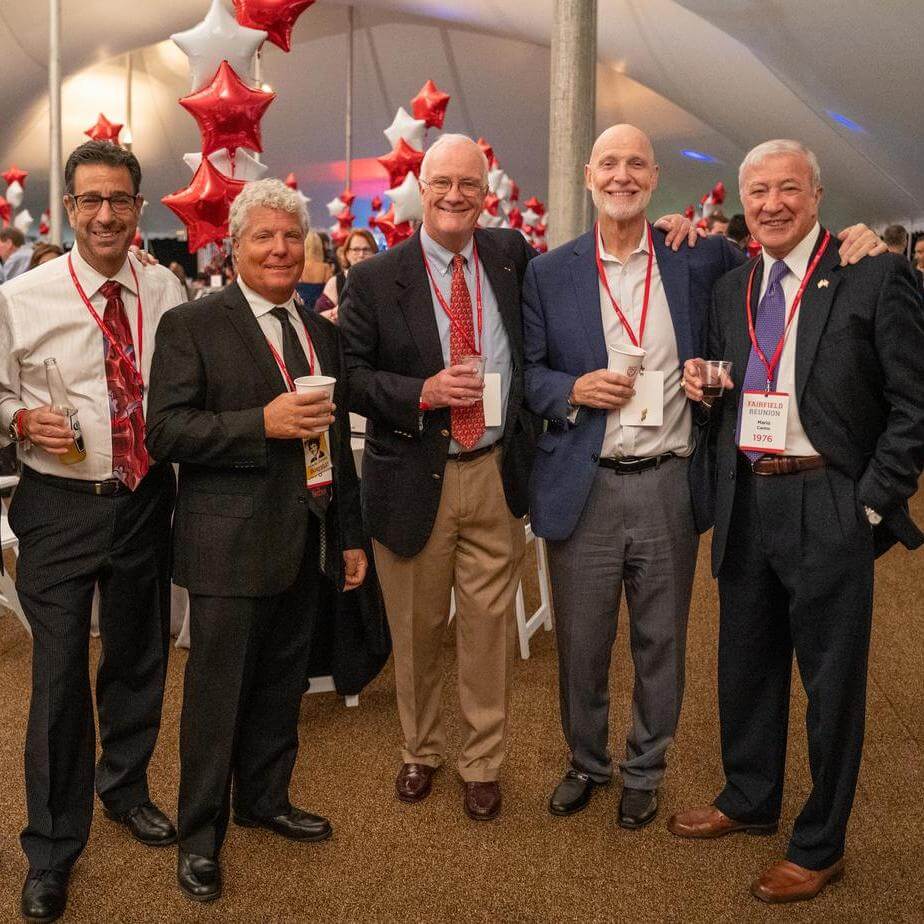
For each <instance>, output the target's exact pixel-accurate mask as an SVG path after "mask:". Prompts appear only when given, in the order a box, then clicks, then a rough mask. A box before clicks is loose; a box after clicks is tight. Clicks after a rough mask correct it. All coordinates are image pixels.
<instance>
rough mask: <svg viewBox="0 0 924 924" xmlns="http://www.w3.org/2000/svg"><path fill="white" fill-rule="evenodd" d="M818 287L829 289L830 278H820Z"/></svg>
mask: <svg viewBox="0 0 924 924" xmlns="http://www.w3.org/2000/svg"><path fill="white" fill-rule="evenodd" d="M818 288H819V289H827V288H828V280H827V279H819V280H818Z"/></svg>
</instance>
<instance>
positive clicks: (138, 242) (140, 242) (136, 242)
mask: <svg viewBox="0 0 924 924" xmlns="http://www.w3.org/2000/svg"><path fill="white" fill-rule="evenodd" d="M132 247H144V238H143V237H142V236H141V232H140V231H139V230H138V229H137V228H135V236H134V237H133V238H132Z"/></svg>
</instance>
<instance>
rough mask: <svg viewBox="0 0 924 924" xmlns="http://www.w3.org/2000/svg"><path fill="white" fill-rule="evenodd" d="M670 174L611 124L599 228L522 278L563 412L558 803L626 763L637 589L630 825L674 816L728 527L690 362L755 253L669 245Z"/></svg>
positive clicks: (603, 140) (551, 397) (641, 139)
mask: <svg viewBox="0 0 924 924" xmlns="http://www.w3.org/2000/svg"><path fill="white" fill-rule="evenodd" d="M659 173H660V171H659V167H658V164H657V163H656V162H655V157H654V150H653V149H652V145H651V141H650V139H649V138H648V136H647V135H646V134H645V133H644V132H643V131H641V130H640V129H638V128H636V127H635V126H633V125H614V126H612V127H611V128H608V129H607V130H606V131H605V132H603V133H602V134H601V135H600V137H599V138H598V139H597V140H596V142H595V144H594V147H593V150H592V151H591V154H590V158H589V162H588V164H587V166H586V167H585V177H586V184H587V188H588V189H589V190H590V192H591V195H592V197H593V201H594V205H595V206H596V208H597V223H596V225H595V227H594V229H593V230H592V231H590V232H588V233H586V234H583V235H581V237H579V238H577V239H576V240H573V241H570V242H569V243H567V244H563V245H562V246H561V247H559V248H556V249H555V250H553V251H552V252H551V253H548V254H544V255H543V256H541V257H538V258H537V259H536V260H534V261H533V262H532V263H531V264H530V266H529V269H528V270H527V273H526V279H525V282H524V285H523V322H524V338H525V343H526V372H525V377H526V401H527V404H528V406H529V407H530V408H531V409H532V410H533V411H535V412H536V413H537V414H540V415H541V416H543V417H544V418H545V419H546V420H548V422H549V427H548V430H547V432H546V433H544V434H543V435H542V436H541V437H540V439H539V444H538V448H539V452H538V453H537V454H536V463H535V471H534V474H533V479H532V488H531V492H530V511H531V513H530V516H531V523H532V528H533V532H535V533H536V535H538V536H542V537H543V538H545V539H546V540H547V548H548V552H549V570H550V576H551V582H552V595H553V599H554V604H555V616H556V632H557V637H558V655H559V686H560V697H561V720H562V728H563V730H564V734H565V738H566V740H567V743H568V746H569V749H570V751H571V755H570V764H569V767H568V769H567V771H566V773H565V775H564V778H563V779H562V781H561V782H560V783H559V784H558V786H557V787H556V789H555V791H554V792H553V793H552V796H551V799H550V800H549V811H550V812H551V813H552V814H554V815H571V814H573V813H575V812H578V811H581V810H582V809H583V808H584V807H585V806H586V805H587V803H588V801H589V799H590V798H591V795H592V793H593V791H594V789H595V788H597V787H599V786H601V785H603V784H605V783H608V782H609V780H610V778H611V777H612V774H613V764H612V760H611V758H610V754H609V751H608V743H609V672H610V655H611V651H612V647H613V644H614V641H615V638H616V622H617V614H618V611H619V600H620V597H621V595H622V591H623V588H625V592H626V601H627V604H628V610H629V631H630V648H631V653H632V660H633V664H634V667H635V687H634V691H633V698H632V719H631V725H630V729H629V732H628V735H627V736H626V744H625V757H624V759H623V760H622V761H621V762H620V764H619V771H620V773H621V776H622V781H623V789H622V795H621V798H620V803H619V812H618V820H619V824H620V825H621V826H622V827H624V828H630V829H637V828H640V827H642V826H644V825H646V824H649V823H650V822H651V821H652V820H653V819H654V817H655V814H656V812H657V808H658V787H659V786H660V784H661V780H662V779H663V777H664V773H665V768H666V753H667V750H668V747H669V746H670V743H671V741H672V740H673V736H674V732H675V730H676V726H677V721H678V719H679V716H680V708H681V704H682V701H683V689H684V666H685V655H686V627H687V617H688V612H689V606H690V596H691V591H692V586H693V573H694V570H695V566H696V556H697V549H698V546H699V537H698V533H700V532H704V531H705V530H707V529H708V528H709V527H710V526H711V524H712V482H711V480H710V478H709V477H708V475H707V473H706V469H707V465H706V456H707V450H708V446H707V444H706V442H705V441H704V440H698V439H697V427H696V426H695V423H694V419H693V414H692V413H691V409H690V406H689V403H688V402H687V401H686V400H685V398H684V395H683V392H682V391H680V389H679V385H680V378H681V367H682V363H683V361H684V360H685V359H688V358H689V357H691V356H695V355H697V354H698V353H699V352H700V351H701V350H702V347H703V345H704V343H705V335H706V310H707V307H708V305H709V300H710V298H711V293H712V287H713V285H714V284H715V282H716V281H717V280H718V279H719V278H720V277H721V276H722V275H723V274H724V273H725V272H727V271H728V270H730V269H732V268H733V267H735V266H737V265H738V264H739V263H740V262H741V261H742V260H743V259H744V255H743V254H742V253H741V252H740V251H739V250H738V249H737V248H735V247H733V246H732V245H731V244H730V243H729V242H728V241H726V240H724V239H723V238H721V237H708V238H706V239H704V240H701V241H699V242H698V243H696V246H695V247H688V246H684V247H681V248H680V250H678V251H676V252H675V251H674V250H672V249H671V248H670V247H669V246H668V244H667V240H666V239H665V235H664V234H663V233H662V232H660V231H659V230H658V229H657V226H655V227H652V226H651V225H649V223H648V220H647V218H646V210H647V207H648V204H649V202H650V200H651V196H652V193H653V192H654V190H655V189H656V188H657V184H658V179H659ZM854 236H856V237H858V238H859V239H860V241H859V242H860V245H861V246H860V250H861V252H862V250H863V247H864V244H863V241H865V242H866V245H869V246H872V245H876V244H878V240H877V238H876V236H875V235H874V234H873V233H872V232H870V231H868V229H858V230H857V232H856V235H854ZM850 247H851V245H850V244H845V247H844V251H845V255H846V253H847V251H848V250H849V249H850ZM608 348H609V349H610V350H612V349H614V348H618V349H620V350H622V351H624V352H625V351H627V350H628V351H630V352H632V351H634V352H635V353H636V354H637V355H638V356H643V359H641V360H639V361H633V362H631V363H629V365H631V366H633V367H635V368H636V369H637V368H638V367H639V366H641V367H642V371H641V372H640V373H639V374H638V376H637V377H636V376H635V375H634V374H632V375H630V374H629V373H628V372H627V366H626V364H625V363H623V365H621V366H618V367H616V366H613V365H611V364H610V362H609V359H610V357H608ZM633 398H634V400H631V399H633ZM630 402H631V403H630ZM694 448H695V449H696V452H695V453H694Z"/></svg>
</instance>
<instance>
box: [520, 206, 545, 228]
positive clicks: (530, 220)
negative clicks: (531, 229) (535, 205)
mask: <svg viewBox="0 0 924 924" xmlns="http://www.w3.org/2000/svg"><path fill="white" fill-rule="evenodd" d="M540 218H542V216H541V215H540V214H539V213H538V212H534V211H533V210H532V209H527V210H526V211H525V212H524V213H523V224H524V225H530V226H532V225H535V224H536V223H537V222H538V221H539V219H540Z"/></svg>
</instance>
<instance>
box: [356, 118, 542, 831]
mask: <svg viewBox="0 0 924 924" xmlns="http://www.w3.org/2000/svg"><path fill="white" fill-rule="evenodd" d="M487 172H488V164H487V161H486V159H485V156H484V154H483V153H482V152H481V150H480V148H479V147H478V146H477V145H476V144H475V143H474V142H473V141H471V140H470V139H469V138H466V137H464V136H461V135H444V136H443V137H442V138H440V139H439V140H438V141H437V142H436V143H435V144H434V145H433V146H432V147H431V148H430V149H429V150H428V151H427V154H426V156H425V158H424V161H423V164H422V166H421V173H420V192H421V198H422V200H423V210H424V219H423V228H422V229H421V230H420V231H418V233H416V234H415V235H414V236H413V237H412V238H410V239H409V240H407V241H405V242H404V243H403V244H400V245H399V246H397V247H395V248H393V249H391V250H389V251H387V252H386V253H383V254H380V255H378V256H376V257H374V258H372V259H371V260H367V261H365V262H363V263H361V264H358V265H357V266H354V267H353V269H352V270H351V271H350V276H349V280H348V282H347V287H346V289H345V290H344V293H343V298H342V300H341V307H340V318H339V321H340V326H341V331H342V334H343V341H344V348H345V352H346V361H347V368H348V370H349V378H350V381H349V386H350V392H351V403H352V407H351V410H354V411H356V412H357V413H359V414H362V415H364V416H365V417H367V418H368V425H367V431H366V449H365V454H364V458H363V469H362V502H363V519H364V521H365V525H366V529H367V530H368V531H369V533H370V534H371V535H372V537H373V540H374V551H375V562H376V567H377V569H378V575H379V580H380V581H381V585H382V591H383V593H384V596H385V604H386V608H387V610H388V621H389V625H390V627H391V633H392V639H393V644H394V656H395V682H396V686H397V696H398V712H399V716H400V719H401V728H402V731H403V734H404V749H403V765H402V767H401V770H400V772H399V773H398V778H397V780H396V783H395V786H396V792H397V796H398V798H399V799H400V800H401V801H402V802H419V801H421V800H422V799H425V798H426V797H427V796H428V795H429V793H430V789H431V781H432V777H433V774H434V772H435V771H436V769H437V768H438V767H439V766H440V765H441V764H442V763H443V761H444V759H445V757H446V734H445V729H444V726H443V721H442V716H441V709H440V696H441V692H442V686H443V663H442V643H443V636H444V630H445V627H446V625H447V622H448V618H449V609H450V594H451V592H452V591H453V590H454V591H455V604H456V638H457V662H458V672H459V707H460V713H461V717H462V728H463V743H462V751H461V753H460V755H459V758H458V768H459V774H460V776H461V777H462V780H463V781H464V783H465V800H464V806H465V811H466V812H467V813H468V815H469V817H471V818H473V819H477V820H487V819H491V818H495V817H496V816H497V815H498V813H499V812H500V808H501V791H500V784H499V783H498V775H499V772H500V767H501V764H502V763H503V760H504V754H505V741H506V727H507V689H508V685H509V674H510V657H511V654H512V652H513V650H514V647H515V619H514V601H515V596H516V588H517V584H518V582H519V578H520V566H521V562H522V558H523V548H524V529H523V520H522V517H523V516H524V515H525V513H526V509H527V483H528V477H529V467H530V460H531V454H532V450H533V446H534V441H535V436H536V423H535V419H534V418H533V417H532V415H530V414H529V413H528V412H527V411H526V409H525V408H524V407H523V379H522V369H523V346H522V335H521V330H520V283H521V282H522V279H523V274H524V272H525V270H526V265H527V263H528V262H529V260H530V258H531V257H532V256H533V255H534V253H533V251H532V249H531V248H530V246H529V245H528V244H527V242H526V240H525V239H524V237H523V236H522V235H521V234H520V233H519V232H517V231H510V230H500V229H497V230H482V229H477V230H476V228H475V224H476V222H477V220H478V217H479V216H480V214H481V211H482V207H483V203H484V198H485V195H486V193H487V188H488V184H487ZM482 362H483V364H484V374H483V376H482V375H481V374H480V372H478V374H476V371H477V370H479V367H480V365H481V363H482Z"/></svg>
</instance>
